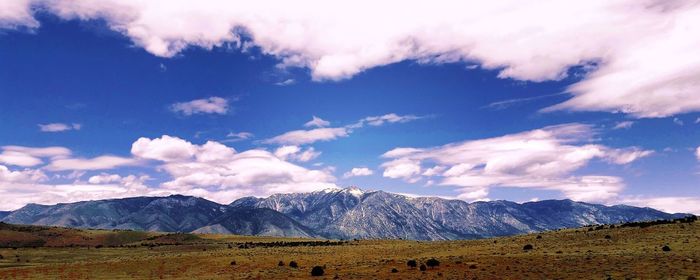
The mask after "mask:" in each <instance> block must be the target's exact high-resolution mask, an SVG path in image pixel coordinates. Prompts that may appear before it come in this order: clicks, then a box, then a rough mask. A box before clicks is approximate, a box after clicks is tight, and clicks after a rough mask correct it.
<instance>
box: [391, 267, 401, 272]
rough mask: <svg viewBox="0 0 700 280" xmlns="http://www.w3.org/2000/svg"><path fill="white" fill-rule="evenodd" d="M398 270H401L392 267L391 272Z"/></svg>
mask: <svg viewBox="0 0 700 280" xmlns="http://www.w3.org/2000/svg"><path fill="white" fill-rule="evenodd" d="M397 272H399V270H398V269H396V268H392V269H391V273H397Z"/></svg>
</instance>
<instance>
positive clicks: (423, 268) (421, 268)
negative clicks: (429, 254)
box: [419, 264, 428, 271]
mask: <svg viewBox="0 0 700 280" xmlns="http://www.w3.org/2000/svg"><path fill="white" fill-rule="evenodd" d="M419 269H420V271H425V270H426V269H428V268H427V267H425V265H424V264H421V265H420V268H419Z"/></svg>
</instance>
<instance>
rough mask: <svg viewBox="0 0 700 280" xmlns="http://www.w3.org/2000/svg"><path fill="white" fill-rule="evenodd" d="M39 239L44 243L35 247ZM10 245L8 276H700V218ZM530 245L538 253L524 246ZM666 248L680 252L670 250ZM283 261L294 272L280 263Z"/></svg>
mask: <svg viewBox="0 0 700 280" xmlns="http://www.w3.org/2000/svg"><path fill="white" fill-rule="evenodd" d="M538 235H539V236H540V237H539V238H538ZM38 239H41V240H43V242H44V246H38V247H36V248H33V247H32V246H34V245H36V244H37V243H36V242H38V241H36V240H38ZM32 240H34V241H32ZM20 241H22V242H24V243H21V242H20ZM3 242H5V244H6V245H7V244H9V243H7V242H15V243H13V244H20V245H19V246H28V247H18V248H16V249H13V248H0V255H2V256H3V257H2V259H0V279H134V278H138V279H174V278H179V279H193V278H198V279H298V278H305V279H308V278H312V277H311V276H310V271H311V269H312V267H313V266H317V265H318V266H325V275H324V276H322V277H314V278H317V279H695V277H700V264H698V260H700V223H698V222H691V223H675V224H665V225H654V226H648V227H624V228H620V227H616V228H613V229H609V228H604V229H598V230H592V228H579V229H570V230H561V231H554V232H546V233H540V234H530V235H521V236H513V237H503V238H493V239H482V240H470V241H446V242H422V241H421V242H418V241H403V240H363V241H348V242H335V241H328V243H327V242H326V241H325V240H316V241H313V240H307V239H290V238H271V237H246V236H231V235H191V234H162V233H144V232H133V231H104V230H74V229H64V228H53V227H19V228H18V227H17V226H11V225H6V224H2V225H0V244H3ZM17 242H20V243H17ZM31 242H35V243H31ZM71 244H72V246H73V247H70V246H71ZM527 244H531V245H532V247H533V249H532V250H523V247H524V246H525V245H527ZM664 245H667V246H668V247H669V248H670V249H671V250H670V251H663V250H662V247H663V246H664ZM76 246H79V247H76ZM96 247H100V248H96ZM430 258H435V259H437V260H438V261H439V262H440V264H439V266H436V267H433V268H428V269H427V270H425V271H421V270H420V269H419V268H410V267H408V266H407V265H406V263H407V261H408V260H412V259H414V260H416V261H417V263H418V265H419V266H420V265H421V264H422V263H425V262H426V261H427V260H428V259H430ZM280 261H282V262H283V264H284V266H279V265H278V263H279V262H280ZM290 261H295V262H297V263H298V268H292V267H290V266H289V262H290ZM232 262H235V264H232ZM392 269H396V270H397V272H392Z"/></svg>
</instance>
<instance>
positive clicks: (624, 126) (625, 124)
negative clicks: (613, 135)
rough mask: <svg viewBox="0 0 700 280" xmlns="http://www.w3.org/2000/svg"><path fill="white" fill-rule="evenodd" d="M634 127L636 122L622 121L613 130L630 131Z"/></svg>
mask: <svg viewBox="0 0 700 280" xmlns="http://www.w3.org/2000/svg"><path fill="white" fill-rule="evenodd" d="M633 125H634V122H633V121H621V122H618V123H616V124H615V126H613V129H614V130H617V129H629V128H631V127H632V126H633Z"/></svg>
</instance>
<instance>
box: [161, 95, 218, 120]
mask: <svg viewBox="0 0 700 280" xmlns="http://www.w3.org/2000/svg"><path fill="white" fill-rule="evenodd" d="M228 109H229V108H228V100H227V99H225V98H221V97H216V96H213V97H209V98H204V99H196V100H192V101H188V102H180V103H175V104H173V105H170V110H172V111H173V112H176V113H181V114H183V115H185V116H191V115H193V114H220V115H223V114H226V113H227V112H228Z"/></svg>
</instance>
